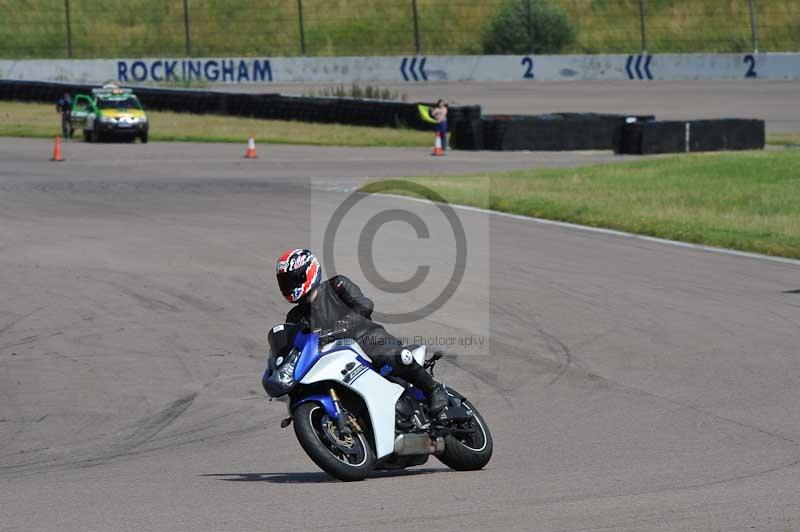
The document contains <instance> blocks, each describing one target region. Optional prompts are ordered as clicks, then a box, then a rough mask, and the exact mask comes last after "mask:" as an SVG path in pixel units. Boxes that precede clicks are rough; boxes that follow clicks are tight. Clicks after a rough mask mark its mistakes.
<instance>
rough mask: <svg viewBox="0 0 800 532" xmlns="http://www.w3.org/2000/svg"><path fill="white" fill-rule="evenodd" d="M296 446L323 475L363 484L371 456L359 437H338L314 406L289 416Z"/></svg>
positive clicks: (330, 421) (333, 424)
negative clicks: (292, 424) (357, 481)
mask: <svg viewBox="0 0 800 532" xmlns="http://www.w3.org/2000/svg"><path fill="white" fill-rule="evenodd" d="M292 417H293V418H294V433H295V436H297V441H299V442H300V446H301V447H302V448H303V450H304V451H305V452H306V454H307V455H308V456H309V458H311V459H312V460H313V461H314V463H315V464H317V465H318V466H319V467H320V468H321V469H322V470H323V471H325V472H326V473H328V474H329V475H330V476H332V477H334V478H337V479H339V480H344V481H345V482H351V481H354V480H364V479H365V478H366V477H367V475H368V474H369V472H370V471H372V468H373V467H374V464H375V454H374V453H373V452H372V448H371V447H370V445H369V442H368V441H367V438H366V437H365V436H364V434H362V433H360V432H359V433H356V432H353V433H351V434H340V433H339V431H338V429H337V428H336V422H335V421H334V420H333V419H331V418H329V417H328V414H327V413H326V412H325V409H324V408H322V406H320V405H319V404H317V403H311V402H309V403H303V404H301V405H300V406H298V407H297V408H295V409H294V411H293V412H292Z"/></svg>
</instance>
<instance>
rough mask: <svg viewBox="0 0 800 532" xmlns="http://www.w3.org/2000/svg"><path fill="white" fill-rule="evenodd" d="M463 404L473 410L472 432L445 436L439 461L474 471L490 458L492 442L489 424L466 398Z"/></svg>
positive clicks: (483, 465)
mask: <svg viewBox="0 0 800 532" xmlns="http://www.w3.org/2000/svg"><path fill="white" fill-rule="evenodd" d="M463 404H464V406H465V407H466V408H468V409H469V410H472V412H473V426H474V428H475V429H476V430H475V432H474V433H472V434H461V435H451V436H447V437H446V438H445V440H444V453H442V455H441V456H439V457H438V458H439V461H441V462H442V463H443V464H444V465H446V466H447V467H449V468H451V469H455V470H456V471H475V470H477V469H483V468H484V467H485V466H486V464H488V463H489V460H491V458H492V451H493V448H494V443H493V441H492V433H491V432H489V426H488V425H487V424H486V421H484V419H483V417H482V416H481V415H480V413H479V412H478V409H477V408H475V406H474V405H473V404H472V403H470V402H469V401H467V400H464V402H463Z"/></svg>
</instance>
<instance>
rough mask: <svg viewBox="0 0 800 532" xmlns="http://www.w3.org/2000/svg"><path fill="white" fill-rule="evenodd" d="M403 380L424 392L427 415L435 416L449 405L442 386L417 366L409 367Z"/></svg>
mask: <svg viewBox="0 0 800 532" xmlns="http://www.w3.org/2000/svg"><path fill="white" fill-rule="evenodd" d="M406 371H407V375H406V377H405V379H406V380H407V381H408V382H410V383H411V384H413V385H414V386H416V387H418V388H419V389H421V390H422V391H423V392H425V396H426V397H427V398H428V413H430V414H431V415H434V416H435V415H437V414H438V413H439V412H441V411H442V410H444V408H445V407H446V406H447V405H448V404H450V399H449V397H448V395H447V391H446V390H445V389H444V386H442V385H441V384H439V383H438V382H436V381H435V380H433V377H431V375H430V373H428V372H427V371H425V369H424V368H423V367H422V366H420V365H417V364H414V365H413V366H411V367H409V368H408V369H407V370H406Z"/></svg>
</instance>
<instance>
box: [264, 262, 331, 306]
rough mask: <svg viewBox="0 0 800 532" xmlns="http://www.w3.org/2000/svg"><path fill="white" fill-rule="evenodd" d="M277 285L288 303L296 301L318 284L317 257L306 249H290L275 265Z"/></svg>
mask: <svg viewBox="0 0 800 532" xmlns="http://www.w3.org/2000/svg"><path fill="white" fill-rule="evenodd" d="M275 272H276V274H277V276H278V286H280V288H281V293H282V294H283V297H285V298H286V300H287V301H289V303H297V302H298V301H300V300H301V299H303V298H304V297H305V296H306V295H308V293H309V292H311V290H313V289H314V288H316V287H317V286H318V285H319V282H320V280H321V279H322V268H320V266H319V261H318V260H317V257H315V256H314V254H313V253H311V252H310V251H309V250H307V249H290V250H289V251H287V252H286V253H284V254H283V255H281V258H279V259H278V264H277V265H276V266H275Z"/></svg>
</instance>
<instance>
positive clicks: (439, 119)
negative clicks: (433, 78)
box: [431, 99, 447, 150]
mask: <svg viewBox="0 0 800 532" xmlns="http://www.w3.org/2000/svg"><path fill="white" fill-rule="evenodd" d="M431 115H433V118H434V119H435V120H436V126H435V129H434V130H435V131H438V132H439V133H440V134H441V135H442V149H443V150H446V149H447V102H446V101H444V100H441V99H440V100H439V101H438V102H436V107H435V108H434V109H433V111H431Z"/></svg>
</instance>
